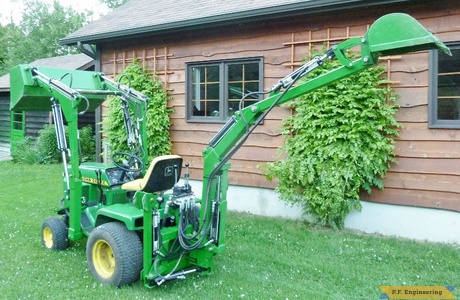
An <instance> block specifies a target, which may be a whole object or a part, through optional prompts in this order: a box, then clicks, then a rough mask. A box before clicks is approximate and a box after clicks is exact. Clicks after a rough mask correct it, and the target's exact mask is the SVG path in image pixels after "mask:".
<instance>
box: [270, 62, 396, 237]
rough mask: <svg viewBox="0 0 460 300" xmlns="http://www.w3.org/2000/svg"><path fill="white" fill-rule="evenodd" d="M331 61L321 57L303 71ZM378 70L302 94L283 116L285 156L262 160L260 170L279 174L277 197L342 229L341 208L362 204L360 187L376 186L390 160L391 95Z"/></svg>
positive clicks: (380, 185)
mask: <svg viewBox="0 0 460 300" xmlns="http://www.w3.org/2000/svg"><path fill="white" fill-rule="evenodd" d="M338 64H339V63H338V62H337V61H333V62H328V63H327V64H326V65H325V66H324V67H323V68H321V69H319V70H316V71H314V72H312V74H310V76H318V75H319V74H320V73H324V72H326V71H327V70H330V69H331V68H334V67H337V66H338ZM383 72H384V69H383V68H381V67H375V68H370V69H367V70H365V71H363V72H361V73H360V74H358V75H353V76H350V77H348V78H345V79H343V80H341V81H339V82H336V83H333V84H331V85H329V86H327V87H324V88H321V89H319V90H316V91H314V92H312V93H309V94H306V95H303V96H302V97H300V98H299V99H298V101H296V102H293V103H292V108H293V109H294V110H295V114H293V115H292V116H290V117H287V118H286V119H285V120H284V121H283V136H284V145H283V146H282V150H283V152H284V153H285V155H286V158H285V159H284V160H280V161H277V162H274V163H270V164H268V165H266V166H265V167H266V174H267V177H268V178H269V179H275V178H276V179H278V181H279V185H278V187H277V191H278V192H279V193H280V197H281V198H282V199H284V200H286V201H288V202H291V203H300V204H301V205H302V206H303V209H304V212H305V213H308V214H310V215H313V216H314V217H316V218H317V220H318V222H319V223H320V224H321V225H330V226H333V227H336V228H341V227H342V226H343V224H344V220H345V217H346V216H347V214H348V213H350V212H351V211H352V210H355V209H357V210H360V209H361V204H360V202H359V199H360V197H359V192H360V191H361V189H364V190H366V191H367V192H369V193H370V192H371V187H372V186H376V187H378V188H383V182H382V179H381V178H382V176H384V175H385V173H386V172H387V170H388V168H389V163H390V162H392V161H394V152H393V151H394V138H395V137H397V135H398V131H397V129H398V127H399V125H398V123H397V122H396V121H395V119H394V114H395V112H396V110H397V107H396V105H395V104H394V100H395V99H396V96H394V95H392V94H391V89H390V88H388V87H387V86H386V85H385V82H386V81H385V79H383V78H382V77H381V75H382V73H383ZM389 95H391V96H389ZM388 97H389V99H388Z"/></svg>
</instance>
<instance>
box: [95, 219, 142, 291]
mask: <svg viewBox="0 0 460 300" xmlns="http://www.w3.org/2000/svg"><path fill="white" fill-rule="evenodd" d="M86 258H87V261H88V268H89V270H90V271H91V273H92V274H93V276H94V277H96V279H97V280H99V281H100V282H102V283H108V284H112V285H114V286H117V287H119V286H122V285H127V284H131V283H133V282H135V281H137V280H138V279H139V275H140V272H141V270H142V243H141V241H140V239H139V236H138V235H137V233H136V232H134V231H131V230H128V229H127V228H126V226H125V224H124V223H120V222H110V223H105V224H102V225H100V226H98V227H96V228H95V229H94V230H93V231H91V234H90V236H89V237H88V242H87V244H86Z"/></svg>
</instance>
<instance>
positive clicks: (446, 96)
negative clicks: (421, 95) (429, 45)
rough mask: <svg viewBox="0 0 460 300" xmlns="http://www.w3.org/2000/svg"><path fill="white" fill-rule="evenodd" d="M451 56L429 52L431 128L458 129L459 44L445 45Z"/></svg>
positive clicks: (459, 101) (459, 114)
mask: <svg viewBox="0 0 460 300" xmlns="http://www.w3.org/2000/svg"><path fill="white" fill-rule="evenodd" d="M447 46H448V47H449V48H450V50H451V52H452V56H448V55H446V54H445V53H443V52H442V51H438V50H432V51H430V101H429V121H428V123H429V124H428V125H429V127H431V128H459V129H460V43H457V44H450V45H447Z"/></svg>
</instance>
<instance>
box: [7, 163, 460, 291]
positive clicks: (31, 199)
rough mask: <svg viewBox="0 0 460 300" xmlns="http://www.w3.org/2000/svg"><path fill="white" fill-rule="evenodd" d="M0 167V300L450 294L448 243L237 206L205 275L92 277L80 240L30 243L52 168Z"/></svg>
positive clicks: (49, 193) (57, 171)
mask: <svg viewBox="0 0 460 300" xmlns="http://www.w3.org/2000/svg"><path fill="white" fill-rule="evenodd" d="M0 170H1V172H0V182H1V186H0V232H1V233H2V234H1V235H0V266H1V268H0V270H1V271H0V293H1V294H0V298H1V299H110V297H117V298H120V299H378V298H379V297H380V295H381V294H382V292H381V291H380V289H379V288H378V286H380V285H395V286H400V285H411V286H412V285H416V286H421V285H453V286H457V289H456V290H454V292H453V293H454V295H455V296H456V297H457V298H459V299H460V246H458V245H444V244H433V243H425V242H414V241H409V240H404V239H397V238H388V237H382V236H377V235H367V234H360V233H356V232H350V231H333V230H329V229H322V228H316V227H313V226H309V225H307V224H305V223H303V222H301V221H290V220H282V219H275V218H267V217H258V216H253V215H248V214H241V213H229V215H228V221H227V235H226V245H227V250H226V251H225V252H224V253H222V254H220V255H219V256H216V258H215V270H214V272H213V274H211V275H203V274H201V275H200V274H194V275H189V276H188V277H187V278H186V279H185V280H176V281H171V282H168V283H165V284H163V285H162V286H160V287H158V288H155V289H148V288H146V287H144V286H143V284H141V283H140V282H138V283H136V284H134V285H132V286H129V287H123V288H120V289H116V288H113V287H111V286H105V285H101V284H99V283H98V282H96V281H95V279H93V277H92V276H91V274H90V273H89V271H88V269H87V264H86V256H85V243H86V239H83V240H80V241H78V242H74V243H72V244H71V247H70V248H69V249H68V250H66V251H62V252H50V251H47V250H45V249H44V248H43V247H42V246H41V243H40V226H41V223H42V222H43V220H44V219H45V218H46V217H48V216H52V215H54V211H53V210H54V208H55V207H56V206H57V205H58V201H59V199H60V197H61V196H62V192H61V191H62V184H61V173H62V167H61V166H58V165H52V166H26V165H16V164H13V163H12V162H0ZM229 201H232V200H231V199H229ZM248 201H250V199H248Z"/></svg>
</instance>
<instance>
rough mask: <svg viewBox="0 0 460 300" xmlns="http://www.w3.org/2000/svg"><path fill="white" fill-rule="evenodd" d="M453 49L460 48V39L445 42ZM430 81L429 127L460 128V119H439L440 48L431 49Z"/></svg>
mask: <svg viewBox="0 0 460 300" xmlns="http://www.w3.org/2000/svg"><path fill="white" fill-rule="evenodd" d="M445 44H446V46H448V47H449V48H451V49H455V50H460V41H458V42H451V43H445ZM459 71H460V70H459ZM428 73H429V75H428V76H429V81H428V91H429V96H428V128H433V129H436V128H438V129H460V119H459V120H442V119H438V75H439V74H438V73H439V50H437V49H435V50H430V51H429V72H428Z"/></svg>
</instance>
